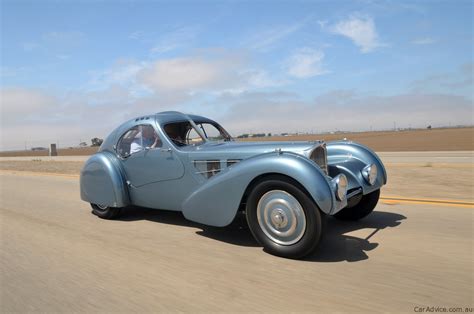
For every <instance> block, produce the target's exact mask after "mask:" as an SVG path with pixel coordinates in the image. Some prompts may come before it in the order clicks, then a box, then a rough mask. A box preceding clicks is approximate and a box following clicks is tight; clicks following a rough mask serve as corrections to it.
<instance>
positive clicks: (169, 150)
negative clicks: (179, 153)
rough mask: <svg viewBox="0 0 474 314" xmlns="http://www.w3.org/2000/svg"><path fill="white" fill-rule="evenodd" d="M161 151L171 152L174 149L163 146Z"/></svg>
mask: <svg viewBox="0 0 474 314" xmlns="http://www.w3.org/2000/svg"><path fill="white" fill-rule="evenodd" d="M160 152H162V153H171V152H172V150H171V148H169V147H168V148H162V149H160Z"/></svg>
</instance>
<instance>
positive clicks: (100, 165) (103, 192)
mask: <svg viewBox="0 0 474 314" xmlns="http://www.w3.org/2000/svg"><path fill="white" fill-rule="evenodd" d="M116 158H117V157H116V156H115V155H113V154H111V153H107V152H99V153H97V154H94V155H92V156H91V157H90V158H89V159H88V160H87V161H86V163H85V164H84V167H83V168H82V170H81V178H80V189H81V199H82V200H84V201H86V202H89V203H94V204H100V205H107V206H110V207H125V206H127V205H128V204H129V196H128V190H127V186H126V183H125V180H124V178H123V175H122V171H121V170H120V165H119V163H118V160H116Z"/></svg>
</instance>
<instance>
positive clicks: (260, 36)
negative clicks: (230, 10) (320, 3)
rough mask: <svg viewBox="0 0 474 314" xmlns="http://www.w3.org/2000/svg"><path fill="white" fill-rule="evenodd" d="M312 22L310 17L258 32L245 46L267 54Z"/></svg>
mask: <svg viewBox="0 0 474 314" xmlns="http://www.w3.org/2000/svg"><path fill="white" fill-rule="evenodd" d="M310 20H311V17H310V16H309V17H306V18H304V19H302V20H301V21H299V22H296V23H293V24H289V25H280V26H272V27H269V28H266V29H262V30H259V31H256V32H255V33H253V34H252V35H251V36H249V38H247V40H245V41H244V42H243V46H244V47H245V48H246V49H249V50H258V51H262V52H266V51H268V50H271V49H272V48H274V47H275V46H276V45H277V44H278V43H279V42H280V41H282V40H284V39H286V38H288V37H289V36H291V35H292V34H294V33H295V32H297V31H299V30H300V29H301V28H303V27H304V26H305V25H306V24H307V23H308V21H310Z"/></svg>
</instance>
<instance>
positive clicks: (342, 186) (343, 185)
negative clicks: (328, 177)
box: [333, 173, 348, 201]
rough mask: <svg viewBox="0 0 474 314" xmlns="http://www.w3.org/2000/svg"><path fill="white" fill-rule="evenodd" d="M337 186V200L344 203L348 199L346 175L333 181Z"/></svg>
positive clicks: (340, 175)
mask: <svg viewBox="0 0 474 314" xmlns="http://www.w3.org/2000/svg"><path fill="white" fill-rule="evenodd" d="M333 181H334V183H335V186H336V193H335V194H336V199H337V200H339V201H344V200H345V199H346V196H347V195H346V194H347V185H348V181H347V177H346V176H345V175H344V174H342V173H341V174H339V175H338V176H337V177H335V178H334V179H333Z"/></svg>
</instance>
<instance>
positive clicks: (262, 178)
mask: <svg viewBox="0 0 474 314" xmlns="http://www.w3.org/2000/svg"><path fill="white" fill-rule="evenodd" d="M271 179H277V180H281V179H283V180H287V181H289V182H290V183H291V184H293V185H295V186H296V187H297V188H298V189H300V190H301V191H302V192H303V193H305V194H306V195H307V196H308V197H309V198H310V199H311V200H312V201H313V202H315V201H314V199H313V197H312V196H311V194H310V193H309V192H308V190H307V189H306V188H305V187H304V186H303V185H302V184H301V183H300V182H299V181H298V180H296V179H294V178H293V177H290V176H288V175H286V174H283V173H279V172H267V173H262V174H260V175H258V176H256V177H255V178H254V179H253V180H252V181H250V182H249V184H248V185H247V188H246V189H245V191H244V194H243V195H242V199H241V200H240V205H239V208H243V206H244V205H245V204H246V203H247V199H248V196H249V194H250V192H251V191H252V190H253V189H254V188H255V187H256V186H257V185H258V184H259V183H261V182H263V181H266V180H271ZM315 203H316V202H315ZM316 205H318V204H316Z"/></svg>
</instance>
